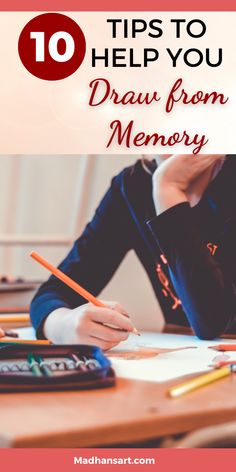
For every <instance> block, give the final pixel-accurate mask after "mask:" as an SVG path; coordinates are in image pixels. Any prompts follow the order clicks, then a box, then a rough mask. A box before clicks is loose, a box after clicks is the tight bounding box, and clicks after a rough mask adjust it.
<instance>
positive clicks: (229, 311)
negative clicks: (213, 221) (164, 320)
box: [147, 203, 236, 339]
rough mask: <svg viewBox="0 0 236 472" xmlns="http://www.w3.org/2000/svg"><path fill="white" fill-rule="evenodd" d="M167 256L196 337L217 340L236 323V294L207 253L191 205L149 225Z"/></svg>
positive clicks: (174, 283)
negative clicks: (216, 338)
mask: <svg viewBox="0 0 236 472" xmlns="http://www.w3.org/2000/svg"><path fill="white" fill-rule="evenodd" d="M147 224H148V226H149V228H150V230H151V231H152V233H153V235H154V237H155V239H156V241H157V243H158V245H159V246H160V248H161V250H162V251H163V253H164V254H165V256H166V258H167V261H168V265H169V270H170V275H171V279H172V282H173V285H174V287H175V290H176V292H177V294H178V296H179V298H180V300H181V302H182V305H183V309H184V311H185V314H186V316H187V318H188V320H189V323H190V325H191V326H192V328H193V329H194V331H195V333H196V335H197V336H198V337H199V338H202V339H213V338H215V337H218V336H219V335H221V334H222V333H224V332H225V330H226V329H227V328H228V326H229V325H230V324H231V322H232V321H234V320H235V316H236V309H235V294H234V291H233V284H232V281H231V280H230V278H229V275H228V271H227V269H226V268H224V267H222V266H221V265H220V263H219V262H218V261H217V259H216V257H213V256H212V255H211V253H210V251H209V250H208V249H207V246H206V245H207V241H205V240H204V235H203V234H202V232H201V228H200V227H199V225H198V224H197V222H196V220H195V217H194V212H193V211H192V209H191V207H190V205H189V204H188V203H181V204H178V205H176V206H174V207H172V208H170V209H169V210H167V211H165V212H164V213H162V214H161V215H159V216H156V217H155V218H154V219H152V220H151V221H149V222H147Z"/></svg>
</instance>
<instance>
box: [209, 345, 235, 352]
mask: <svg viewBox="0 0 236 472" xmlns="http://www.w3.org/2000/svg"><path fill="white" fill-rule="evenodd" d="M209 349H214V350H215V351H236V344H217V345H216V346H209Z"/></svg>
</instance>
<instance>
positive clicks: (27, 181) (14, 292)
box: [0, 155, 163, 330]
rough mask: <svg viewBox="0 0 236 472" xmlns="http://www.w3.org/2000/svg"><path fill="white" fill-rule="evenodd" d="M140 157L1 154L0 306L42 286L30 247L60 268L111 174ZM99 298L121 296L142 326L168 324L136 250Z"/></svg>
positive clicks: (21, 302)
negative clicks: (30, 255)
mask: <svg viewBox="0 0 236 472" xmlns="http://www.w3.org/2000/svg"><path fill="white" fill-rule="evenodd" d="M137 158H138V156H129V155H125V156H124V155H121V156H118V155H116V156H109V155H106V156H104V155H103V156H99V155H97V156H94V155H93V156H88V155H80V156H72V155H68V156H67V155H63V156H52V155H48V156H47V155H43V156H37V155H35V156H28V155H27V156H23V155H15V156H9V155H8V156H0V274H1V277H2V278H1V283H0V311H2V312H4V311H5V308H6V307H8V309H10V308H11V306H18V307H20V306H22V307H23V308H24V309H23V310H22V311H24V310H25V308H27V305H28V304H29V302H30V299H31V298H32V296H33V292H34V290H35V289H36V288H37V286H38V284H39V283H40V282H41V281H42V280H45V279H46V278H48V273H47V272H46V271H45V270H44V269H42V268H41V267H40V266H39V265H38V264H36V263H35V262H34V261H33V260H32V259H31V258H30V257H29V253H30V251H31V250H36V251H38V252H40V253H41V254H42V255H43V256H44V257H46V258H47V259H49V260H50V262H52V263H53V264H56V265H57V264H58V263H59V262H60V261H61V260H62V258H64V256H65V255H66V253H67V251H68V250H69V248H70V246H71V244H72V242H73V241H74V239H76V238H77V237H78V236H79V235H80V234H81V232H82V231H83V228H84V226H85V224H86V223H87V222H88V221H89V220H90V219H91V218H92V216H93V213H94V210H95V209H96V207H97V205H98V203H99V201H100V199H101V198H102V196H103V194H104V193H105V191H106V190H107V188H108V186H109V184H110V180H111V178H112V177H113V176H114V175H116V174H117V173H119V172H120V171H121V170H122V169H123V168H124V167H126V166H128V165H132V164H133V163H134V162H135V161H136V159H137ZM19 279H20V280H19ZM100 298H103V299H108V300H117V301H120V302H121V303H122V304H123V305H124V306H125V307H126V308H127V309H128V310H129V312H130V313H131V314H132V317H134V319H135V324H136V325H137V327H138V328H139V329H146V330H160V329H161V328H162V326H163V318H162V314H161V310H160V307H159V305H158V303H157V301H156V299H155V298H154V294H153V291H152V288H151V285H150V284H149V281H148V279H147V276H146V274H145V272H144V270H143V268H142V266H141V264H140V263H139V261H138V259H137V258H136V255H135V254H134V252H133V251H131V252H130V253H129V254H128V255H127V256H126V258H125V260H124V261H123V263H122V264H121V266H120V267H119V269H118V271H117V273H116V274H115V276H114V277H113V279H112V280H111V282H110V283H109V284H108V286H107V287H106V288H105V289H104V291H103V292H102V294H101V295H100Z"/></svg>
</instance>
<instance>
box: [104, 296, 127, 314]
mask: <svg viewBox="0 0 236 472" xmlns="http://www.w3.org/2000/svg"><path fill="white" fill-rule="evenodd" d="M102 302H103V303H104V305H106V306H107V307H108V308H111V309H112V310H115V311H118V312H119V313H121V314H122V315H124V316H127V317H128V318H130V316H129V313H128V312H127V310H126V309H125V308H124V307H123V305H121V303H118V302H116V301H111V300H102Z"/></svg>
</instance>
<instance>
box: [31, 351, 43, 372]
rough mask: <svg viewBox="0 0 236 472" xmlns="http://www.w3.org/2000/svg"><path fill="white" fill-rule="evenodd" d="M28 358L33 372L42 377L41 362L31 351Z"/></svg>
mask: <svg viewBox="0 0 236 472" xmlns="http://www.w3.org/2000/svg"><path fill="white" fill-rule="evenodd" d="M27 358H28V363H29V366H30V370H31V372H32V373H33V374H34V375H35V376H36V377H42V375H43V374H42V372H41V370H40V367H39V364H38V362H37V361H36V359H35V357H34V355H33V354H32V353H31V352H30V353H29V354H28V356H27Z"/></svg>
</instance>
